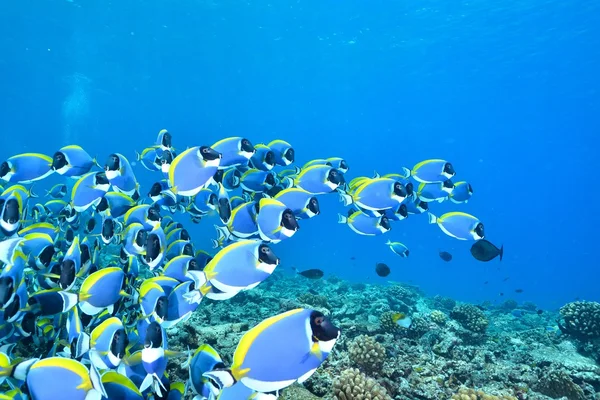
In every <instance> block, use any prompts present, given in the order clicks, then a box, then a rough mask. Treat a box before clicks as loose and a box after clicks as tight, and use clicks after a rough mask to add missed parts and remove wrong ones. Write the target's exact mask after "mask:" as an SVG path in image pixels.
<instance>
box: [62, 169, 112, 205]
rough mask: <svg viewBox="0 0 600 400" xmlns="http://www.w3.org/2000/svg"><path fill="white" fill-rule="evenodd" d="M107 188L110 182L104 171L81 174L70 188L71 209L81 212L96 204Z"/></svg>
mask: <svg viewBox="0 0 600 400" xmlns="http://www.w3.org/2000/svg"><path fill="white" fill-rule="evenodd" d="M109 188H110V182H109V181H108V178H107V177H106V174H105V173H104V172H90V173H88V174H86V175H84V176H82V177H81V178H79V179H78V180H77V182H75V185H73V189H71V205H72V207H73V209H74V210H75V211H77V212H78V213H82V212H84V211H85V210H87V209H88V208H90V207H92V206H94V207H95V206H97V205H98V204H99V203H100V201H101V200H102V197H104V195H105V194H106V192H108V189H109Z"/></svg>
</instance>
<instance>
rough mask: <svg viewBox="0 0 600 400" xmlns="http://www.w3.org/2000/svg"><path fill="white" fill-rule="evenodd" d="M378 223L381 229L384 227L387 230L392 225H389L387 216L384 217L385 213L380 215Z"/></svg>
mask: <svg viewBox="0 0 600 400" xmlns="http://www.w3.org/2000/svg"><path fill="white" fill-rule="evenodd" d="M379 224H380V225H381V226H382V227H383V229H385V230H386V231H389V230H390V229H391V228H392V226H391V225H390V220H389V219H388V217H386V216H385V215H384V216H383V217H381V221H380V222H379Z"/></svg>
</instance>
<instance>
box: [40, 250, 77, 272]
mask: <svg viewBox="0 0 600 400" xmlns="http://www.w3.org/2000/svg"><path fill="white" fill-rule="evenodd" d="M54 253H56V250H55V249H54V246H52V245H48V246H46V247H44V250H42V252H41V253H40V254H39V256H38V259H39V260H40V262H41V263H42V265H43V266H44V267H46V268H48V267H49V266H50V263H51V262H52V257H54ZM81 258H82V259H83V254H82V257H81Z"/></svg>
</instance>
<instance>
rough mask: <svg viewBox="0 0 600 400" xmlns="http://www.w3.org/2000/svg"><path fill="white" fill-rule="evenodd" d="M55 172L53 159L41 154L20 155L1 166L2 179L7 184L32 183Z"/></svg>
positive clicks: (0, 177)
mask: <svg viewBox="0 0 600 400" xmlns="http://www.w3.org/2000/svg"><path fill="white" fill-rule="evenodd" d="M53 172H54V171H53V170H52V158H50V157H48V156H46V155H44V154H39V153H24V154H18V155H16V156H12V157H10V158H8V159H7V160H6V161H4V162H3V163H2V164H0V179H2V180H5V181H7V182H15V183H31V182H35V181H39V180H41V179H44V178H46V177H47V176H49V175H51V174H52V173H53Z"/></svg>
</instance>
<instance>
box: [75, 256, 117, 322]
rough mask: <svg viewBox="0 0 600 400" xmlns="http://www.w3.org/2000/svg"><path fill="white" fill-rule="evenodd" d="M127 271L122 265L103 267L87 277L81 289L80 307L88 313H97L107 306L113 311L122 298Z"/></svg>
mask: <svg viewBox="0 0 600 400" xmlns="http://www.w3.org/2000/svg"><path fill="white" fill-rule="evenodd" d="M124 282H125V272H124V271H123V270H122V269H121V268H120V267H106V268H102V269H100V270H98V271H96V272H94V273H92V274H90V275H88V276H87V278H85V280H84V281H83V283H82V285H81V288H80V289H79V307H80V308H81V311H83V312H84V313H86V314H88V315H96V314H98V313H99V312H101V311H102V310H104V309H105V308H109V312H110V311H111V309H112V307H113V306H114V304H115V303H116V302H117V301H119V300H120V299H121V296H122V294H123V293H124V292H123V291H122V289H123V285H124Z"/></svg>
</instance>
